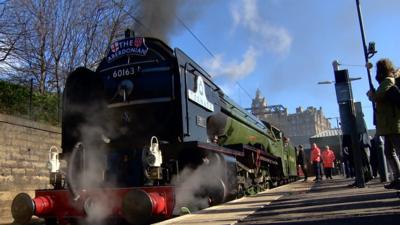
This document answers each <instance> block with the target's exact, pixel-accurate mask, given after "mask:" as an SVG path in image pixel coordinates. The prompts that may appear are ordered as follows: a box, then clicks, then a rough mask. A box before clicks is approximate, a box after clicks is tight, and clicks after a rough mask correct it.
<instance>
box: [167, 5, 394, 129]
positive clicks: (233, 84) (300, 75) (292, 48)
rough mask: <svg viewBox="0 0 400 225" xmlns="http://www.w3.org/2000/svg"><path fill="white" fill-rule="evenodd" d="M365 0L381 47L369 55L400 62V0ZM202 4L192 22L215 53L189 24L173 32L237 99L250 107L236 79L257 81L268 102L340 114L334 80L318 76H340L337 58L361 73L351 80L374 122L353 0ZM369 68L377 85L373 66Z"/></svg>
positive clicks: (367, 24) (370, 28) (369, 32)
mask: <svg viewBox="0 0 400 225" xmlns="http://www.w3.org/2000/svg"><path fill="white" fill-rule="evenodd" d="M360 1H361V10H362V13H363V18H364V28H365V33H366V38H367V42H369V41H374V42H376V49H377V50H378V53H377V54H376V55H375V56H374V57H373V58H372V59H371V62H372V63H374V64H375V62H376V61H377V60H379V59H380V58H383V57H387V58H390V59H392V60H393V62H394V64H395V65H396V66H398V65H400V42H399V40H400V33H399V29H398V26H399V23H400V13H399V12H400V1H398V0H380V1H377V0H360ZM198 2H200V1H198ZM201 2H203V1H201ZM199 10H201V13H198V15H197V17H196V19H195V20H193V21H191V22H188V24H187V25H188V26H189V27H190V28H191V30H192V32H193V33H194V34H196V35H197V37H198V38H199V39H201V41H202V42H203V43H204V44H205V45H206V46H207V48H208V49H210V51H211V52H212V53H213V55H214V56H215V57H211V56H210V55H209V54H208V53H207V51H206V50H205V49H204V48H203V47H202V46H201V45H200V44H199V43H198V42H197V41H196V40H195V38H194V37H193V36H192V35H191V34H190V33H189V32H188V31H187V30H185V29H184V28H183V27H181V28H178V29H175V32H174V33H173V34H172V35H170V44H171V46H172V47H178V48H180V49H182V50H184V51H185V52H186V53H187V54H188V55H189V56H190V57H192V58H193V59H194V60H195V61H197V62H198V63H199V64H200V65H201V66H202V67H204V68H205V69H206V71H208V72H209V73H210V74H211V75H212V76H213V77H214V79H215V81H216V82H217V84H219V85H220V86H221V87H222V88H223V89H224V91H225V92H226V93H227V94H228V95H229V96H230V97H231V98H233V99H234V100H235V101H236V102H237V103H238V104H239V105H241V106H242V107H249V106H250V105H251V99H250V97H248V95H247V94H246V92H245V91H243V90H242V89H241V88H240V87H239V85H238V84H237V83H239V84H240V86H241V87H243V88H244V89H245V90H246V91H247V92H248V93H249V94H250V95H251V97H252V98H253V97H254V96H255V92H256V89H257V88H259V89H260V90H261V92H262V94H263V95H264V96H265V97H266V100H267V104H268V105H275V104H282V105H283V106H285V107H287V108H288V110H289V113H294V112H295V109H296V107H298V106H302V107H303V108H306V107H308V106H314V107H317V108H319V107H322V109H323V112H324V114H325V116H326V117H337V116H339V111H338V106H337V101H336V95H335V89H334V85H333V84H328V85H318V84H317V83H318V82H319V81H326V80H334V75H333V69H332V61H333V60H335V59H337V60H338V61H339V62H340V63H341V64H342V66H341V68H342V69H348V70H349V73H350V76H351V77H362V80H358V81H354V82H353V84H352V86H353V96H354V99H355V100H356V101H361V102H362V106H363V111H364V114H365V120H366V123H367V126H368V128H369V129H371V128H374V126H373V124H372V107H371V103H370V102H369V101H368V99H367V97H366V95H365V93H366V92H367V90H368V88H369V86H368V78H367V72H366V69H365V67H363V66H362V65H364V64H365V62H364V55H363V54H364V53H363V49H362V42H361V34H360V29H359V24H358V17H357V9H356V1H355V0H331V1H327V0H301V1H299V0H258V1H257V0H233V1H228V0H215V1H204V5H203V6H202V7H201V8H200V7H199ZM371 74H372V79H373V81H374V86H375V87H377V83H376V81H375V78H374V77H375V68H373V69H372V70H371ZM332 125H333V126H336V122H335V121H332Z"/></svg>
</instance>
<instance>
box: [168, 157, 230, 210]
mask: <svg viewBox="0 0 400 225" xmlns="http://www.w3.org/2000/svg"><path fill="white" fill-rule="evenodd" d="M224 171H225V169H224V165H223V163H222V162H221V161H214V162H211V163H210V161H208V160H207V159H206V160H204V163H203V164H201V165H200V166H199V167H197V168H196V169H191V168H185V169H184V170H182V171H181V172H180V174H179V176H176V177H174V179H173V180H172V183H173V184H174V185H175V186H176V192H175V196H176V204H175V209H174V214H179V212H180V210H181V207H187V208H189V209H190V210H191V211H196V210H200V209H203V208H206V207H208V206H209V203H210V202H209V201H210V198H209V197H210V196H209V192H208V191H210V190H216V189H220V188H221V182H220V181H221V179H222V178H223V177H224ZM220 197H221V198H223V197H224V196H220Z"/></svg>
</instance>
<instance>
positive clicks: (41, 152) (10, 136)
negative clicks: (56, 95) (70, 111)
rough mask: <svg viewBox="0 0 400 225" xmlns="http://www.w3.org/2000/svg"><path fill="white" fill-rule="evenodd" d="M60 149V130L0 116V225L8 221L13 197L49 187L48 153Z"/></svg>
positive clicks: (32, 193)
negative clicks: (52, 148)
mask: <svg viewBox="0 0 400 225" xmlns="http://www.w3.org/2000/svg"><path fill="white" fill-rule="evenodd" d="M60 145H61V129H60V128H58V127H53V126H48V125H44V124H40V123H36V122H32V121H29V120H26V119H21V118H17V117H13V116H9V115H4V114H0V224H1V223H7V222H11V221H12V219H11V212H10V206H11V202H12V199H13V198H14V196H15V195H16V194H18V193H20V192H26V193H28V194H30V195H31V196H33V195H34V190H35V189H41V188H50V187H51V186H50V185H49V170H48V169H47V161H48V152H49V149H50V147H51V146H56V147H57V148H58V149H59V150H60V149H61V148H60Z"/></svg>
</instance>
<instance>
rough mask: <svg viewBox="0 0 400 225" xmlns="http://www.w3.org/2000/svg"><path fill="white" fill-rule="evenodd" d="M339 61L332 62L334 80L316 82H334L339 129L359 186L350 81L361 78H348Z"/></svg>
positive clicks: (359, 165) (361, 181)
mask: <svg viewBox="0 0 400 225" xmlns="http://www.w3.org/2000/svg"><path fill="white" fill-rule="evenodd" d="M339 65H340V63H339V62H338V61H337V60H334V61H333V62H332V66H333V70H334V73H335V81H322V82H318V84H331V83H334V84H335V91H336V98H337V102H338V105H339V112H340V120H341V122H342V123H341V124H342V126H341V130H342V134H343V138H344V137H346V140H349V141H346V143H342V144H343V145H344V144H346V145H347V147H350V148H351V149H352V152H353V161H354V169H355V172H356V181H355V183H354V185H355V186H356V187H359V188H363V187H365V179H364V175H363V170H362V161H361V157H359V156H360V155H361V149H360V143H359V134H358V130H357V120H356V110H355V106H354V101H353V93H352V89H351V81H352V80H359V79H361V78H349V74H348V71H347V70H339Z"/></svg>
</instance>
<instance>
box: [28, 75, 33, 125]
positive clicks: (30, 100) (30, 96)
mask: <svg viewBox="0 0 400 225" xmlns="http://www.w3.org/2000/svg"><path fill="white" fill-rule="evenodd" d="M32 95H33V78H31V87H30V91H29V119H32Z"/></svg>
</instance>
